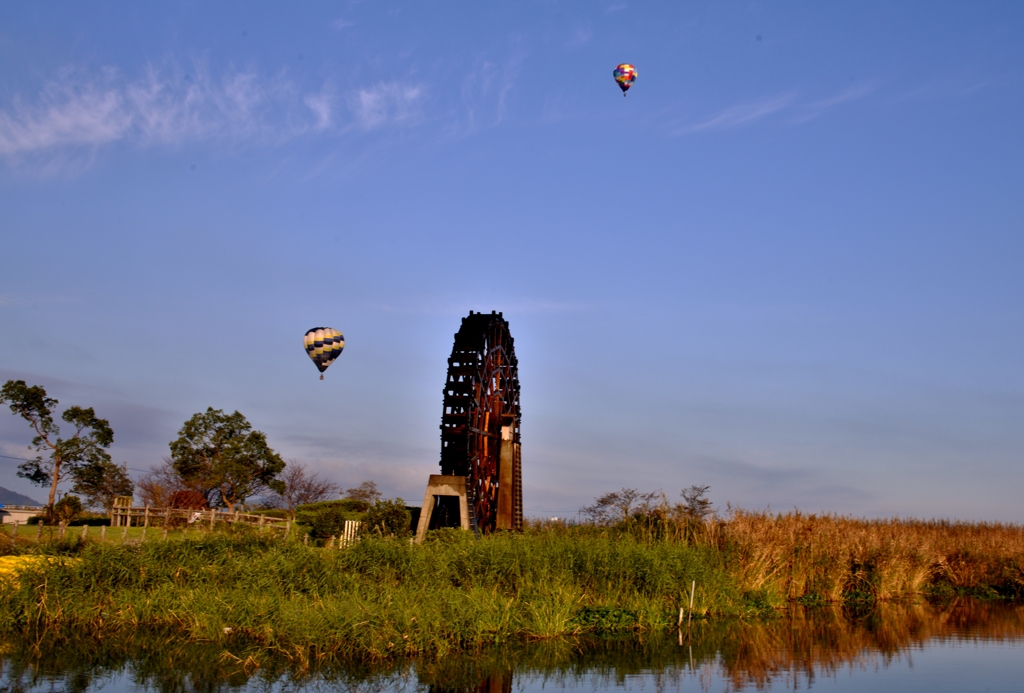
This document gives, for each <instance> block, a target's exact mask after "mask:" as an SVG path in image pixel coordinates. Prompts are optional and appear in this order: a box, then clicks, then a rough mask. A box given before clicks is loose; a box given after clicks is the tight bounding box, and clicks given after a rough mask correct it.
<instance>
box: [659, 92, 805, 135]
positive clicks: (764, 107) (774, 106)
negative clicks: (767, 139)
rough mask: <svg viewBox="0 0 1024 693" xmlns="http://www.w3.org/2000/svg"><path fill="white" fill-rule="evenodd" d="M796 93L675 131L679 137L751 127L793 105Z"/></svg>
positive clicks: (734, 108)
mask: <svg viewBox="0 0 1024 693" xmlns="http://www.w3.org/2000/svg"><path fill="white" fill-rule="evenodd" d="M795 97H796V94H795V93H792V92H791V93H788V94H781V95H778V96H772V97H769V98H767V99H761V100H758V101H749V102H747V103H741V104H736V105H735V106H730V107H729V108H726V109H725V110H724V111H721V112H719V113H716V114H715V115H713V116H711V117H709V118H706V119H704V120H701V121H699V122H696V123H692V124H689V125H684V126H682V127H680V128H678V129H677V130H676V131H675V134H677V135H684V134H687V133H691V132H700V131H702V130H727V129H730V128H735V127H740V126H743V125H749V124H751V123H753V122H755V121H758V120H761V119H763V118H766V117H768V116H770V115H772V114H773V113H778V112H779V111H781V110H782V109H784V108H787V107H788V106H790V105H791V104H792V103H793V100H794V98H795Z"/></svg>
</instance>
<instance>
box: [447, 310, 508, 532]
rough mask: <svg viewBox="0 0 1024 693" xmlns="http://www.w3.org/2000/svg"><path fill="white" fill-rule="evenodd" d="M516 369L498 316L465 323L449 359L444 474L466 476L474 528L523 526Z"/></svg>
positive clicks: (480, 316) (469, 319)
mask: <svg viewBox="0 0 1024 693" xmlns="http://www.w3.org/2000/svg"><path fill="white" fill-rule="evenodd" d="M519 414H520V412H519V370H518V363H517V361H516V352H515V349H514V347H513V340H512V335H511V334H509V331H508V321H506V320H505V319H504V318H503V317H502V315H501V313H494V312H492V313H490V314H487V313H474V312H472V311H470V313H469V316H468V317H465V318H463V319H462V327H461V328H460V329H459V331H458V332H457V333H456V334H455V345H454V346H453V347H452V355H451V357H450V358H449V359H448V377H447V379H446V380H445V384H444V412H443V414H442V416H441V473H442V474H445V475H457V476H464V477H466V490H467V496H468V498H467V500H468V504H469V514H470V523H471V525H472V526H473V528H474V530H476V531H479V532H483V533H489V532H493V531H494V530H496V529H510V530H520V529H522V527H523V483H522V462H521V459H520V445H519Z"/></svg>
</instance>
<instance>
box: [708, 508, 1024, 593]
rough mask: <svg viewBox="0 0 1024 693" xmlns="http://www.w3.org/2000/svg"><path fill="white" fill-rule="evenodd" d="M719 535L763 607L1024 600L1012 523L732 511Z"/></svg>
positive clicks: (1023, 543)
mask: <svg viewBox="0 0 1024 693" xmlns="http://www.w3.org/2000/svg"><path fill="white" fill-rule="evenodd" d="M720 530H721V539H720V542H719V545H720V546H722V547H723V549H725V550H727V551H729V552H731V553H732V554H733V556H732V560H731V562H730V565H731V566H732V572H733V574H734V576H735V579H736V583H737V587H738V588H739V589H740V590H741V591H742V592H743V593H744V594H746V595H748V596H751V595H757V598H758V599H762V600H764V601H766V602H768V603H770V604H773V605H778V604H781V603H783V602H786V601H794V600H804V601H823V602H841V601H844V600H849V599H851V598H860V599H871V600H891V599H897V598H903V597H908V596H913V595H918V594H922V593H931V594H936V593H942V592H947V593H949V592H953V593H955V592H972V593H974V594H978V595H983V596H1007V597H1017V598H1019V597H1020V596H1022V595H1024V528H1022V527H1020V526H1019V525H1003V524H994V523H966V522H949V521H930V522H928V521H920V520H898V519H889V520H859V519H853V518H847V517H838V516H830V515H826V516H821V515H805V514H802V513H788V514H783V515H771V514H769V513H750V512H743V511H736V512H734V513H733V514H732V516H731V517H730V519H729V520H728V521H727V522H723V523H721V527H720Z"/></svg>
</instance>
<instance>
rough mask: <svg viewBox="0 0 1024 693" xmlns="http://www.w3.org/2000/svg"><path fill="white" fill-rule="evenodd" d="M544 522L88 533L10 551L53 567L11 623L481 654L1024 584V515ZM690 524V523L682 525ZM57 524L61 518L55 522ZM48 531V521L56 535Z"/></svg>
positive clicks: (391, 651) (314, 653)
mask: <svg viewBox="0 0 1024 693" xmlns="http://www.w3.org/2000/svg"><path fill="white" fill-rule="evenodd" d="M655 529H657V528H653V529H652V526H651V525H650V524H649V523H647V524H631V523H626V524H624V525H621V526H619V527H612V528H599V527H559V526H546V527H532V528H530V529H528V531H526V532H524V533H521V534H501V535H496V536H491V537H487V538H485V539H483V540H480V541H477V540H474V538H473V536H472V535H471V534H469V533H465V532H461V531H458V530H441V531H439V532H434V533H431V536H430V538H429V540H428V541H427V543H425V544H424V545H422V546H414V545H411V544H410V543H409V541H408V540H407V539H383V538H374V537H367V538H365V539H363V540H362V541H361V542H359V543H358V544H356V545H354V546H351V547H347V548H345V549H340V550H339V549H333V550H330V549H324V548H318V547H313V546H304V545H303V544H302V543H301V542H300V541H298V540H297V535H293V536H292V537H291V538H289V539H287V540H286V539H284V538H283V537H282V536H281V534H280V533H273V532H270V531H266V532H262V533H261V532H258V531H256V530H253V529H238V530H227V531H224V530H221V531H217V532H208V531H196V530H195V529H191V530H189V531H188V533H187V534H186V535H185V536H184V537H183V536H182V535H181V532H171V533H169V535H168V537H167V540H166V541H164V540H163V534H162V530H159V529H156V530H154V529H153V528H151V529H150V530H149V532H148V533H147V537H146V541H145V542H142V541H140V539H141V529H138V528H132V529H130V530H129V533H128V538H127V541H125V542H124V543H122V540H121V530H120V529H118V528H113V529H108V532H107V540H106V541H105V542H99V541H97V539H98V537H99V533H98V531H96V528H90V530H89V540H87V541H82V540H81V538H80V530H78V531H76V532H71V531H69V532H68V534H67V535H66V537H65V540H64V541H63V542H58V541H52V542H50V541H44V542H43V543H41V544H37V543H36V542H35V541H34V537H35V531H36V529H35V527H26V528H23V530H24V531H23V532H19V536H18V539H17V541H16V542H14V543H11V542H10V541H9V540H8V539H2V540H0V543H2V544H3V546H0V548H3V547H6V551H7V552H8V553H10V552H14V553H26V552H42V553H49V554H51V555H56V556H60V557H63V559H66V560H57V561H50V562H48V563H40V564H38V565H37V566H36V567H34V568H32V569H29V570H27V571H26V572H24V573H23V574H22V575H21V578H20V579H19V580H15V581H6V582H3V583H0V632H7V633H15V632H20V633H33V634H35V635H39V634H47V633H48V634H56V635H58V636H59V637H63V636H62V635H61V634H70V635H73V636H74V637H81V636H82V635H83V634H84V635H88V636H91V637H95V638H110V637H115V638H123V637H129V636H131V635H132V634H135V633H137V632H156V633H164V634H166V636H167V637H169V638H171V639H174V640H176V641H181V642H194V643H219V644H222V645H224V646H225V647H229V646H230V648H231V649H232V650H233V651H235V652H242V653H244V652H250V653H269V652H273V653H278V654H281V655H284V656H285V657H287V658H289V659H290V660H291V661H292V662H293V663H296V664H298V665H299V666H306V665H308V664H309V663H310V662H312V661H318V662H322V661H325V660H328V661H329V660H332V659H353V658H358V659H371V660H373V659H377V660H380V659H389V658H394V657H403V656H415V655H426V656H428V657H442V656H444V655H446V654H448V653H452V652H466V651H470V652H476V651H481V650H482V649H484V648H487V647H490V646H493V645H496V644H497V645H506V646H508V645H516V644H518V643H523V642H529V641H535V640H564V639H566V638H573V637H580V636H591V635H593V636H597V635H602V636H603V635H614V634H629V635H631V636H637V635H639V636H641V637H650V636H658V635H661V634H665V633H667V632H670V631H672V630H673V629H674V628H675V626H676V624H677V622H678V618H679V612H680V609H681V608H684V609H685V608H688V603H689V590H690V585H691V584H692V583H694V582H695V583H696V591H695V595H694V611H695V614H696V618H697V619H698V620H701V619H703V618H706V617H709V618H711V619H712V620H722V619H723V618H729V617H740V618H744V617H759V616H763V615H765V614H768V613H770V612H771V610H772V609H773V608H775V607H778V606H780V605H784V604H787V603H794V602H795V603H802V604H819V603H836V602H840V603H842V602H844V601H845V602H848V603H849V602H858V603H860V602H864V601H869V602H877V601H886V600H893V599H907V598H913V597H920V596H922V595H927V594H931V593H941V594H947V595H951V594H960V593H963V592H965V591H967V592H973V593H978V594H988V595H1003V596H1006V595H1010V596H1012V595H1019V594H1020V593H1021V589H1020V588H1021V585H1022V584H1024V581H1022V576H1024V571H1022V569H1021V568H1022V566H1024V560H1022V558H1021V553H1022V552H1021V545H1022V542H1021V541H1019V538H1020V535H1021V529H1020V528H1017V527H1006V526H1000V527H994V526H966V525H962V526H961V525H949V524H948V523H947V524H943V523H914V522H911V521H908V522H903V523H900V522H888V521H887V522H866V521H864V522H861V521H853V520H849V519H843V518H829V517H819V518H815V517H813V516H797V515H787V516H777V517H771V516H767V515H744V514H742V513H738V514H737V515H736V516H735V517H734V518H733V519H732V520H730V522H725V523H719V524H718V525H701V526H689V527H683V528H676V529H675V530H673V531H672V532H666V531H661V530H658V531H655ZM676 530H678V531H676ZM44 531H45V530H44ZM44 538H45V535H44Z"/></svg>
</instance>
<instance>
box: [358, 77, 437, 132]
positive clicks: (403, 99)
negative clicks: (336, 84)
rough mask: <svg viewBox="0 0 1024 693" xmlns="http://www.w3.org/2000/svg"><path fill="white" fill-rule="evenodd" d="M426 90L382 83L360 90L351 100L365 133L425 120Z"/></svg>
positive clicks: (418, 87) (414, 86) (395, 83)
mask: <svg viewBox="0 0 1024 693" xmlns="http://www.w3.org/2000/svg"><path fill="white" fill-rule="evenodd" d="M423 94H424V89H423V87H421V86H418V85H409V84H402V83H400V82H381V83H379V84H376V85H374V86H372V87H370V88H368V89H360V90H358V91H357V92H355V93H354V94H353V95H352V96H351V97H350V100H349V101H350V104H351V108H352V112H353V113H354V114H355V117H356V120H357V121H358V123H359V125H360V126H361V127H363V128H364V129H366V130H370V129H373V128H378V127H380V126H382V125H385V124H401V125H409V124H413V123H415V122H417V121H418V120H419V119H420V117H421V116H422V111H421V108H420V105H421V99H422V98H423Z"/></svg>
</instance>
